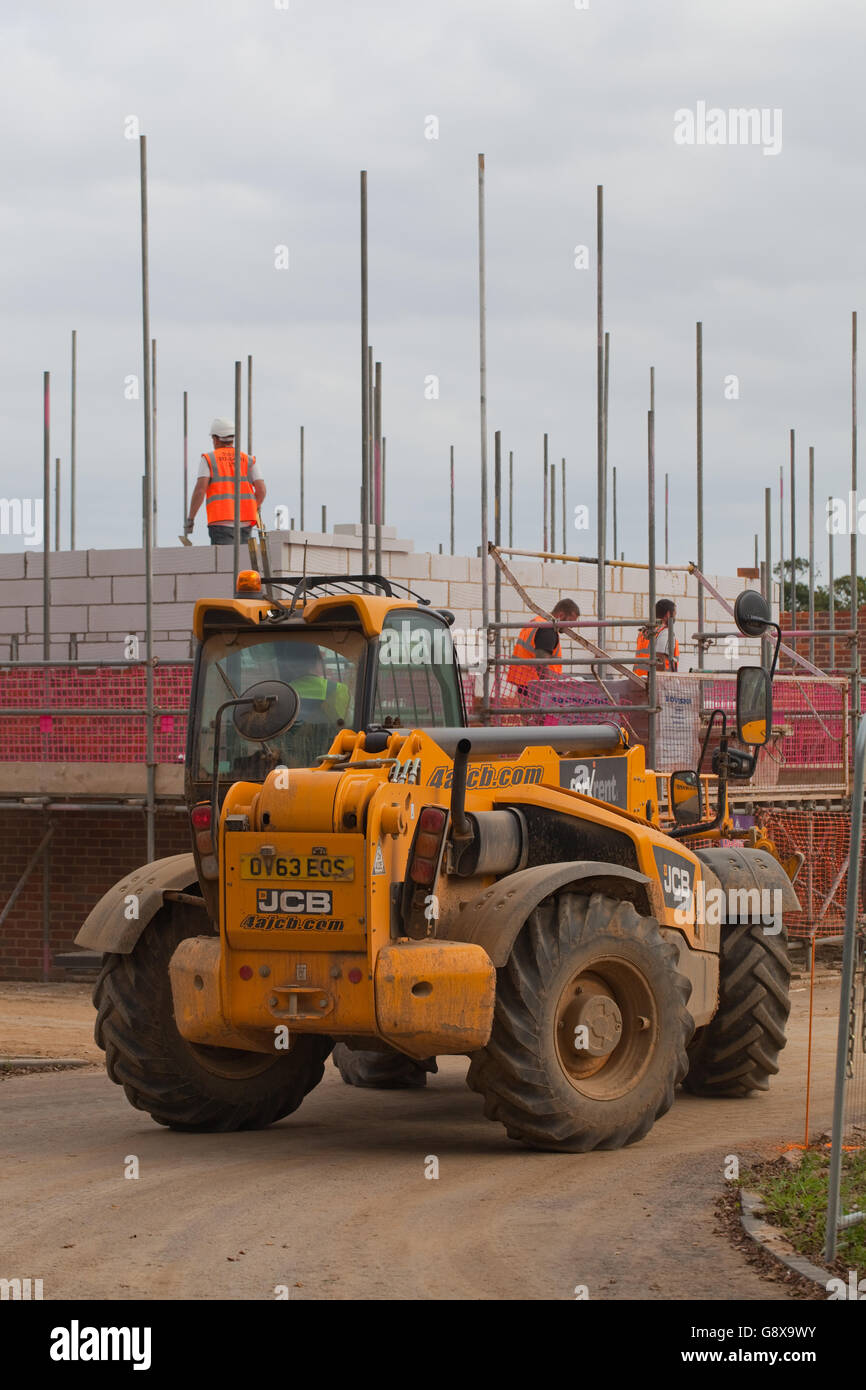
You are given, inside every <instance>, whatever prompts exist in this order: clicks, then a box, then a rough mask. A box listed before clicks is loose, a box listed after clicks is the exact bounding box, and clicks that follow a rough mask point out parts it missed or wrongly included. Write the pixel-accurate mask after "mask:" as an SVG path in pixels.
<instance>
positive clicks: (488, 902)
mask: <svg viewBox="0 0 866 1390" xmlns="http://www.w3.org/2000/svg"><path fill="white" fill-rule="evenodd" d="M568 883H574V884H575V885H576V886H579V887H582V888H583V889H584V891H585V890H586V889H588V888H591V889H592V891H593V892H595V893H607V894H608V895H609V896H610V897H613V898H625V899H627V900H628V901H629V902H633V903H634V905H635V907H636V908H637V910H638V912H641V913H643V914H645V915H647V916H651V915H652V908H651V906H650V900H649V892H648V886H649V883H650V879H649V877H648V876H647V874H641V873H638V872H637V870H635V869H627V868H625V867H621V866H620V865H618V864H599V863H598V862H597V861H596V860H594V859H572V860H569V861H565V862H563V863H561V864H536V865H535V866H534V867H533V868H531V869H521V870H520V871H519V872H518V873H516V874H509V875H508V877H507V878H503V879H500V880H499V882H498V883H494V884H491V886H490V887H489V888H487V889H485V891H484V892H483V893H479V894H478V897H477V898H476V899H475V900H474V901H473V902H469V903H467V905H466V906H465V907H464V908H463V910H462V912H460V914H459V916H458V917H457V918H456V920H455V921H454V922H451V923H449V925H448V928H447V929H446V930H445V931H443V932H441V933H440V935H442V936H445V937H447V938H448V940H450V941H471V942H473V943H474V944H475V945H476V946H483V947H484V950H485V951H486V952H487V954H488V956H489V957H490V959H491V960H492V961H493V964H494V965H495V966H497V967H499V966H502V965H505V963H506V962H507V960H508V957H509V955H510V954H511V948H512V946H513V945H514V942H515V941H516V939H517V934H518V932H519V931H520V929H521V927H522V926H523V924H524V922H525V921H526V919H527V917H528V916H529V914H530V912H532V911H533V910H534V909H535V908H536V907H537V906H538V904H539V903H540V902H542V901H543V899H544V898H549V897H550V895H551V893H556V892H558V890H559V889H560V888H564V887H565V886H566V884H568Z"/></svg>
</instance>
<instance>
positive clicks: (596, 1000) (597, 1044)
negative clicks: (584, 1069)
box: [574, 994, 622, 1057]
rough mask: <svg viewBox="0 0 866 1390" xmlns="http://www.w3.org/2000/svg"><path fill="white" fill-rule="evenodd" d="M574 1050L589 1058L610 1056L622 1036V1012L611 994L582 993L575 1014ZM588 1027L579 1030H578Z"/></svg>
mask: <svg viewBox="0 0 866 1390" xmlns="http://www.w3.org/2000/svg"><path fill="white" fill-rule="evenodd" d="M574 1023H575V1042H576V1048H575V1050H576V1051H577V1052H578V1053H581V1052H582V1053H583V1054H584V1055H585V1056H589V1057H607V1056H609V1055H610V1053H611V1052H613V1050H614V1048H615V1047H616V1046H617V1044H618V1043H619V1041H620V1039H621V1037H622V1014H621V1013H620V1011H619V1009H618V1008H617V1005H616V1002H615V1001H614V1000H613V999H611V997H610V995H609V994H590V995H583V996H582V997H581V998H580V999H579V1001H578V1005H577V1009H576V1011H575V1015H574ZM578 1029H580V1030H585V1031H581V1032H578V1031H577V1030H578Z"/></svg>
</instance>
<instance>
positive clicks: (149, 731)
mask: <svg viewBox="0 0 866 1390" xmlns="http://www.w3.org/2000/svg"><path fill="white" fill-rule="evenodd" d="M139 157H140V158H139V172H140V180H141V331H142V347H143V363H142V365H143V368H144V595H145V597H144V604H145V651H146V663H147V664H146V666H145V681H146V695H145V700H146V704H147V719H146V754H145V758H146V762H147V808H146V813H145V823H146V833H147V862H148V864H151V863H152V862H153V860H154V859H155V858H156V819H155V818H156V795H155V786H156V759H155V753H154V716H153V495H154V494H153V472H152V465H153V453H152V448H153V439H152V435H151V430H152V426H153V419H152V415H151V395H150V388H151V380H150V372H151V337H150V268H149V263H148V226H147V136H145V135H141V136H139Z"/></svg>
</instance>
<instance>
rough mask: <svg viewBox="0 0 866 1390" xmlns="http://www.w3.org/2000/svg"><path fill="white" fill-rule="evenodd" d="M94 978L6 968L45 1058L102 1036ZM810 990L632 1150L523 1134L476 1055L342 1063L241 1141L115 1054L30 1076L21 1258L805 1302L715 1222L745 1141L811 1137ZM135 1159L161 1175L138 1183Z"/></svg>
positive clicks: (529, 1292) (14, 1162) (10, 1109)
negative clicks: (144, 1087) (741, 1081)
mask: <svg viewBox="0 0 866 1390" xmlns="http://www.w3.org/2000/svg"><path fill="white" fill-rule="evenodd" d="M57 990H59V991H60V995H61V997H62V999H63V1004H64V1008H63V1010H62V1012H63V1014H64V1016H65V1017H64V1021H63V1023H62V1024H61V1023H60V1022H59V1020H53V1019H52V1015H53V1014H54V1012H55V1005H56V1002H57V996H56V995H55V993H54V992H55V991H57ZM86 994H87V991H86V987H80V986H68V985H67V986H47V987H45V992H43V987H36V988H35V989H34V987H33V986H27V987H23V988H22V987H19V986H13V987H9V986H5V987H4V988H3V991H2V1009H0V1012H2V1013H3V1015H4V1016H5V1017H6V1023H5V1024H4V1028H8V1029H9V1030H10V1032H9V1034H8V1036H9V1037H14V1038H15V1040H16V1046H20V1047H21V1048H22V1049H24V1050H26V1051H27V1052H28V1053H29V1054H31V1055H32V1054H34V1053H36V1052H38V1051H40V1050H43V1051H44V1050H45V1049H46V1048H49V1047H52V1048H53V1047H57V1048H58V1049H60V1050H63V1051H64V1052H65V1053H66V1054H70V1049H72V1048H74V1049H75V1050H81V1049H87V1048H89V1047H90V1042H89V1037H90V1027H91V1020H92V1015H91V1014H90V1011H89V1006H87V1004H86ZM24 996H27V997H28V1000H29V1002H30V1003H31V1004H32V1005H33V1010H32V1012H30V1013H28V1010H27V1009H26V1008H25V1007H24V1002H23V999H24ZM807 1000H808V994H807V992H806V991H805V990H804V989H802V988H801V989H798V990H797V991H796V993H795V994H794V1009H793V1014H792V1023H791V1028H790V1038H791V1040H790V1043H789V1045H788V1047H787V1049H786V1051H785V1053H784V1054H783V1058H782V1071H781V1073H780V1075H779V1076H778V1077H777V1078H775V1079H774V1081H773V1083H772V1086H771V1090H770V1091H769V1092H768V1093H766V1094H763V1095H759V1096H754V1097H751V1098H749V1099H748V1100H745V1101H732V1100H723V1101H715V1102H713V1101H707V1100H698V1099H695V1098H693V1097H691V1096H687V1095H684V1094H680V1096H679V1097H678V1099H677V1102H676V1104H675V1105H674V1108H673V1110H672V1111H671V1112H670V1113H669V1114H668V1115H667V1116H665V1117H664V1119H662V1120H661V1121H659V1123H658V1124H657V1125H656V1126H655V1128H654V1129H653V1130H652V1131H651V1133H650V1134H649V1135H648V1137H647V1138H646V1139H645V1140H644V1141H643V1142H642V1143H640V1144H637V1145H635V1146H633V1147H631V1148H628V1149H624V1150H621V1151H619V1152H614V1153H593V1154H574V1155H572V1154H564V1155H559V1154H537V1153H531V1152H529V1151H527V1150H525V1149H522V1148H521V1147H520V1146H518V1145H516V1144H513V1143H512V1142H511V1141H510V1140H508V1139H507V1138H506V1137H505V1134H504V1131H503V1130H502V1129H501V1128H500V1126H498V1125H496V1124H493V1123H490V1122H489V1121H485V1120H484V1119H483V1116H482V1113H481V1101H480V1098H479V1097H478V1096H475V1095H473V1094H472V1093H471V1092H469V1091H468V1090H467V1089H466V1087H465V1084H464V1081H463V1077H464V1074H465V1070H466V1061H465V1059H460V1058H449V1059H445V1061H444V1063H443V1064H442V1070H441V1072H440V1074H439V1075H438V1076H436V1077H433V1078H431V1079H430V1084H429V1086H428V1089H427V1090H426V1091H421V1092H397V1093H394V1092H391V1093H386V1092H375V1091H357V1090H353V1089H351V1088H349V1087H346V1086H344V1085H343V1083H342V1082H341V1080H340V1078H339V1076H338V1074H337V1072H336V1071H335V1069H334V1068H333V1067H332V1066H331V1065H330V1063H329V1064H328V1066H327V1069H326V1074H325V1080H324V1081H323V1083H322V1084H321V1085H320V1086H319V1087H318V1088H317V1089H316V1090H315V1091H314V1092H313V1093H312V1094H311V1095H310V1096H309V1097H308V1098H307V1100H306V1101H305V1102H304V1104H303V1105H302V1106H301V1108H300V1110H298V1111H297V1112H296V1114H295V1115H292V1116H289V1117H288V1118H287V1119H285V1120H283V1121H282V1122H281V1123H280V1124H278V1125H275V1126H273V1127H272V1128H271V1129H269V1130H264V1131H261V1132H258V1133H246V1134H231V1135H222V1136H221V1135H191V1134H175V1133H172V1132H170V1131H168V1130H165V1129H163V1128H162V1127H160V1126H158V1125H155V1124H154V1123H153V1122H152V1121H151V1120H150V1118H149V1117H148V1116H146V1115H144V1114H141V1113H139V1112H137V1111H135V1110H133V1109H132V1108H131V1107H130V1106H129V1105H128V1104H127V1102H126V1100H125V1098H124V1096H123V1093H122V1091H121V1090H120V1089H119V1088H117V1087H115V1086H113V1085H112V1084H111V1082H110V1081H109V1080H108V1079H107V1077H106V1076H105V1075H104V1073H103V1072H102V1071H101V1070H95V1069H94V1070H89V1069H87V1070H81V1071H67V1072H52V1073H43V1074H37V1075H31V1076H16V1077H11V1078H9V1079H8V1080H6V1081H5V1082H3V1084H2V1085H0V1133H2V1140H0V1162H2V1171H3V1173H4V1177H5V1183H4V1187H5V1201H4V1204H3V1215H2V1217H0V1251H2V1256H0V1264H2V1268H0V1276H3V1277H7V1278H9V1277H15V1276H16V1275H17V1276H19V1277H24V1276H30V1277H33V1278H42V1279H43V1280H44V1292H45V1298H46V1299H49V1298H53V1299H57V1298H84V1299H95V1298H106V1297H107V1298H120V1299H124V1298H151V1299H173V1298H179V1299H214V1298H238V1299H272V1298H274V1297H275V1289H276V1288H277V1287H278V1286H286V1287H287V1288H288V1289H289V1291H290V1296H291V1297H292V1298H293V1299H311V1300H312V1299H355V1298H360V1299H384V1298H399V1299H406V1298H409V1299H447V1298H459V1299H484V1300H488V1299H493V1300H495V1299H556V1300H560V1299H563V1300H567V1299H573V1298H574V1297H575V1293H574V1290H575V1287H576V1286H577V1285H585V1286H587V1288H588V1291H589V1296H590V1298H595V1299H627V1298H636V1299H650V1300H666V1299H673V1300H688V1299H712V1298H725V1299H735V1300H737V1299H745V1300H752V1299H763V1298H772V1299H780V1300H784V1299H788V1298H790V1297H791V1296H792V1295H791V1293H790V1291H789V1290H787V1289H786V1288H784V1287H783V1286H781V1285H778V1284H776V1283H774V1282H768V1281H767V1280H766V1279H764V1278H762V1277H761V1275H760V1274H759V1273H758V1272H757V1271H756V1270H754V1269H753V1268H752V1267H751V1266H750V1264H749V1263H748V1262H747V1261H746V1259H745V1257H744V1255H743V1254H742V1253H741V1252H740V1251H738V1250H737V1249H735V1248H734V1247H732V1245H731V1244H730V1242H729V1241H728V1239H727V1237H726V1236H725V1235H724V1234H722V1233H721V1232H720V1231H719V1230H718V1229H717V1218H716V1214H715V1203H716V1200H717V1197H718V1195H719V1193H720V1192H721V1190H722V1188H723V1184H724V1178H723V1167H724V1165H725V1163H726V1162H727V1161H728V1155H731V1154H736V1155H740V1156H742V1155H745V1154H747V1153H748V1152H749V1151H750V1150H751V1149H754V1148H755V1147H758V1148H760V1149H762V1150H764V1151H767V1149H769V1150H770V1151H772V1148H773V1146H775V1145H780V1144H783V1143H784V1142H786V1141H791V1140H797V1139H799V1138H801V1136H802V1131H803V1119H804V1094H805V1058H806V1036H807V1024H808V1010H807ZM10 1003H11V1004H13V1005H14V1009H15V1010H16V1011H17V1012H16V1013H15V1014H14V1017H13V1016H12V1015H11V1013H10V1011H9V1009H8V1006H9V1004H10ZM837 1003H838V983H837V982H827V983H825V984H822V985H821V986H820V987H819V988H818V989H817V992H816V1008H815V1018H814V1038H813V1075H812V1130H813V1132H814V1131H816V1130H818V1129H820V1128H822V1127H825V1126H826V1125H827V1123H828V1121H829V1118H830V1110H831V1097H832V1072H833V1059H834V1046H835V1032H836V1010H837ZM37 1018H43V1019H44V1018H47V1023H46V1024H45V1026H44V1029H43V1028H42V1026H40V1028H39V1030H38V1031H34V1030H33V1021H34V1020H35V1019H37ZM10 1019H11V1022H10ZM15 1019H17V1022H16V1021H15ZM28 1019H29V1022H27V1021H26V1020H28ZM28 1030H29V1031H28ZM3 1036H4V1037H5V1036H7V1035H6V1034H5V1033H4V1035H3ZM61 1039H62V1047H61ZM2 1051H4V1052H5V1051H6V1044H5V1043H4V1046H3V1048H2ZM7 1055H8V1054H7ZM45 1055H50V1054H49V1053H47V1052H46V1053H45ZM55 1055H57V1054H55ZM133 1156H134V1157H135V1158H137V1160H138V1165H139V1177H138V1178H125V1177H124V1172H125V1170H126V1169H128V1168H129V1167H130V1158H131V1157H133ZM434 1156H435V1157H436V1158H437V1159H438V1162H439V1177H438V1179H428V1178H425V1171H430V1169H431V1165H430V1163H429V1159H430V1158H431V1157H434Z"/></svg>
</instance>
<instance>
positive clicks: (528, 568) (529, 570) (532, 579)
mask: <svg viewBox="0 0 866 1390" xmlns="http://www.w3.org/2000/svg"><path fill="white" fill-rule="evenodd" d="M490 563H491V564H493V561H491V562H490ZM505 563H506V564H507V566H508V568H509V569H510V570H511V573H512V574H513V575H514V578H515V579H516V580H517V582H518V584H520V585H521V586H522V587H523V588H524V589H525V588H527V586H528V585H530V584H536V585H537V584H544V583H546V580H545V577H544V576H545V575H546V573H547V570H548V568H549V566H548V565H545V564H542V562H541V560H514V559H511V558H509V557H508V556H507V555H506V557H505ZM469 568H470V573H471V575H472V578H473V579H474V578H475V577H476V575H477V577H478V581H479V583H480V582H481V561H480V560H470V562H469ZM494 568H495V566H494ZM502 582H503V584H505V585H507V586H508V588H511V585H510V584H508V581H507V580H506V579H505V576H504V575H503V581H502Z"/></svg>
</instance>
